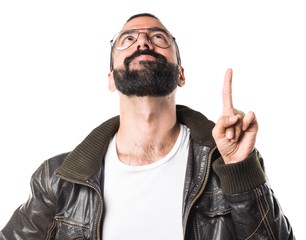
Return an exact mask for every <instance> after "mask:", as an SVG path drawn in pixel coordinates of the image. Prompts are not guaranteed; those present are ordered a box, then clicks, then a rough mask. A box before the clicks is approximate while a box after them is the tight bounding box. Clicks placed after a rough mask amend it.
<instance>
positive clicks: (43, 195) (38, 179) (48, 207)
mask: <svg viewBox="0 0 306 240" xmlns="http://www.w3.org/2000/svg"><path fill="white" fill-rule="evenodd" d="M48 166H49V165H48V161H45V162H44V163H43V164H42V165H41V166H40V167H39V168H38V169H37V170H36V171H35V173H34V174H33V175H32V177H31V195H30V197H29V199H28V200H27V202H26V203H24V204H22V205H21V206H20V207H19V208H18V209H16V211H15V212H14V213H13V215H12V217H11V219H10V220H9V222H8V223H7V224H6V226H5V227H4V228H3V229H2V230H1V232H0V239H1V240H12V239H31V240H36V239H37V240H38V239H39V240H42V239H51V232H52V229H53V226H54V222H53V219H54V212H55V204H54V200H53V199H54V198H53V196H52V192H51V188H50V186H49V184H50V181H49V167H48Z"/></svg>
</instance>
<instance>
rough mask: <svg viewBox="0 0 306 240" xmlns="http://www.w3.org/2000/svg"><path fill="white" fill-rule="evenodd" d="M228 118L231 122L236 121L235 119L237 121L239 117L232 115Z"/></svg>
mask: <svg viewBox="0 0 306 240" xmlns="http://www.w3.org/2000/svg"><path fill="white" fill-rule="evenodd" d="M228 120H229V121H230V122H235V121H237V117H236V116H235V115H234V116H230V117H229V118H228Z"/></svg>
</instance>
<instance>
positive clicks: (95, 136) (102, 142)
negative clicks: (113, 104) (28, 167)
mask: <svg viewBox="0 0 306 240" xmlns="http://www.w3.org/2000/svg"><path fill="white" fill-rule="evenodd" d="M176 111H177V121H178V122H179V123H181V124H184V125H186V126H187V127H188V128H189V129H190V135H191V139H192V141H194V142H196V143H198V144H200V145H205V146H208V147H210V148H212V147H213V146H215V143H214V140H213V138H212V135H211V131H212V129H213V127H214V125H215V124H214V123H213V122H212V121H210V120H208V119H207V118H206V117H205V116H204V115H202V114H201V113H200V112H197V111H194V110H192V109H190V108H188V107H186V106H183V105H177V106H176ZM119 124H120V121H119V116H116V117H113V118H111V119H109V120H108V121H106V122H104V123H102V124H101V125H100V126H98V127H97V128H95V129H94V130H93V131H92V132H91V133H90V134H89V135H88V136H87V137H86V138H85V139H84V140H83V141H82V142H81V143H80V144H79V145H78V146H77V147H76V148H75V149H74V150H73V151H72V152H70V154H69V155H68V156H67V157H66V159H65V160H64V162H63V164H62V165H61V166H60V167H59V168H58V171H57V173H58V174H59V175H61V176H64V177H66V178H70V179H75V180H78V181H86V180H88V179H89V178H90V177H91V176H93V175H95V174H96V173H97V171H98V170H99V169H100V167H101V164H102V161H103V158H104V155H105V153H106V151H107V148H108V145H109V142H110V140H111V139H112V138H113V136H114V135H115V134H116V132H117V131H118V128H119Z"/></svg>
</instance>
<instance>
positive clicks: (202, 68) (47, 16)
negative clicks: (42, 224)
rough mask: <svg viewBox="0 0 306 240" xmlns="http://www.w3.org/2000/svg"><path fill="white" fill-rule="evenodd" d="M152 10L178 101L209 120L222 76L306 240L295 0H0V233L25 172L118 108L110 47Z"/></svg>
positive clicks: (305, 52)
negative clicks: (170, 44)
mask: <svg viewBox="0 0 306 240" xmlns="http://www.w3.org/2000/svg"><path fill="white" fill-rule="evenodd" d="M139 12H151V13H153V14H155V15H157V16H158V17H159V18H160V19H161V21H162V22H163V23H164V24H165V25H166V27H168V29H169V30H170V31H171V32H172V33H173V35H174V36H175V37H176V39H177V42H178V45H179V46H180V51H181V57H182V65H183V66H184V68H185V75H186V78H187V82H186V86H185V87H183V88H179V89H178V97H177V102H178V103H180V104H185V105H188V106H190V107H192V108H195V109H197V110H199V111H201V112H203V113H204V114H205V115H206V116H208V117H209V118H210V119H212V120H214V121H216V120H217V118H218V117H219V115H220V114H221V111H222V98H221V90H222V83H223V77H224V73H225V70H226V69H227V68H228V67H231V68H233V70H234V79H233V94H234V97H233V100H234V106H235V107H236V108H238V109H241V110H243V111H246V112H247V111H249V110H253V111H254V112H255V113H256V115H257V118H258V121H259V124H260V130H259V133H258V138H257V148H258V149H259V150H260V152H261V153H262V155H263V157H264V159H265V163H266V171H267V174H268V177H269V179H270V183H271V185H272V188H273V190H274V192H275V193H276V195H277V197H278V200H279V201H280V203H281V206H282V208H283V210H284V212H285V213H286V215H287V217H288V218H289V219H290V221H291V224H292V225H293V229H294V231H295V234H296V236H297V239H303V237H304V239H305V236H306V235H305V233H303V232H304V231H303V227H304V226H305V221H304V220H305V219H304V218H305V201H304V196H305V194H304V191H305V190H304V189H305V188H304V185H305V171H304V167H303V166H304V163H305V162H304V161H305V140H304V138H305V135H306V130H305V106H304V105H305V103H306V97H305V95H306V93H305V85H304V84H305V80H306V74H305V70H306V68H305V67H306V66H305V64H306V59H305V58H306V37H305V29H306V28H305V24H306V14H305V12H306V8H305V6H304V4H303V1H302V0H301V1H295V0H290V1H289V0H288V1H280V0H278V1H268V0H257V1H247V0H241V1H228V0H224V1H194V2H193V1H181V2H180V1H165V0H163V1H162V0H154V1H126V0H120V1H109V2H107V1H93V0H92V1H88V0H87V1H85V0H84V1H80V0H73V1H72V0H71V1H67V0H61V1H57V0H53V1H42V0H37V1H33V0H27V1H23V0H19V1H16V0H10V1H5V0H2V1H1V2H0V109H1V113H0V114H1V115H0V116H1V117H0V154H1V158H0V161H1V167H0V186H1V189H0V191H1V197H0V229H1V228H2V227H3V226H4V225H5V223H6V222H7V221H8V219H9V217H10V216H11V214H12V213H13V211H14V209H16V208H17V207H18V206H19V205H20V204H21V203H22V202H24V201H25V200H26V199H27V196H28V194H29V191H30V189H29V180H30V177H31V174H32V173H33V171H34V170H35V169H36V168H37V167H38V166H39V165H40V164H41V163H42V162H43V161H44V160H45V159H47V158H49V157H52V156H54V155H56V154H59V153H62V152H66V151H70V150H72V149H73V148H74V147H75V146H76V145H77V144H78V143H79V142H80V141H82V140H83V138H84V137H85V136H86V135H87V134H88V133H89V132H90V131H91V130H92V129H93V128H95V127H96V126H97V125H98V124H100V123H101V122H102V121H104V120H106V119H108V118H109V117H111V116H113V115H115V114H117V113H118V96H117V93H110V92H109V91H108V86H107V74H108V71H109V50H110V49H109V40H110V39H111V38H112V36H113V35H114V34H115V33H116V32H117V31H119V30H120V28H121V27H122V25H123V23H124V22H125V21H126V20H127V18H128V17H129V16H131V15H133V14H135V13H139Z"/></svg>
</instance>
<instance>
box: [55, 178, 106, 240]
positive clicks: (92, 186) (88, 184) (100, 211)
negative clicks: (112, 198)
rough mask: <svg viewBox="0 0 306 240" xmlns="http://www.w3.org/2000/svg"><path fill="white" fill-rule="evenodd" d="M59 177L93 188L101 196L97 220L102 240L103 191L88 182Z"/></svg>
mask: <svg viewBox="0 0 306 240" xmlns="http://www.w3.org/2000/svg"><path fill="white" fill-rule="evenodd" d="M58 176H59V177H60V178H62V179H64V180H66V181H68V182H72V183H77V184H80V185H83V186H87V187H89V188H92V189H94V190H95V192H96V193H97V194H98V196H99V210H98V212H99V213H98V214H97V219H96V222H97V225H96V226H97V227H96V228H97V229H96V232H97V240H101V232H100V229H101V221H102V215H103V199H102V194H101V191H100V190H99V189H98V188H97V187H95V186H94V185H93V184H91V183H89V182H88V180H87V181H86V182H82V181H76V180H72V179H69V178H66V177H63V176H61V175H58Z"/></svg>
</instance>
